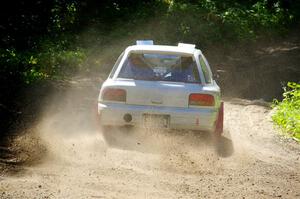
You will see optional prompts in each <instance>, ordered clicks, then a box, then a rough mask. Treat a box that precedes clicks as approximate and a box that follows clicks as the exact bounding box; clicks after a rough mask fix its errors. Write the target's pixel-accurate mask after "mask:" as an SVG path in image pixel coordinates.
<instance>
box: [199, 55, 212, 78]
mask: <svg viewBox="0 0 300 199" xmlns="http://www.w3.org/2000/svg"><path fill="white" fill-rule="evenodd" d="M199 61H200V65H201V69H202V71H203V75H204V78H205V82H206V83H208V84H210V83H211V82H212V81H211V79H212V78H211V75H210V72H209V69H208V67H207V65H206V63H205V61H204V59H203V57H202V56H201V55H200V56H199Z"/></svg>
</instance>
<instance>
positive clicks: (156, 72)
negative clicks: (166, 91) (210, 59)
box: [118, 53, 200, 83]
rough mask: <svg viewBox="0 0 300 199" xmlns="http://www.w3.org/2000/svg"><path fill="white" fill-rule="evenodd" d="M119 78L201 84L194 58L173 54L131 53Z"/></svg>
mask: <svg viewBox="0 0 300 199" xmlns="http://www.w3.org/2000/svg"><path fill="white" fill-rule="evenodd" d="M118 77H119V78H128V79H135V80H148V81H173V82H191V83H194V82H195V83H196V82H200V77H199V71H198V68H197V64H196V62H195V61H194V60H193V57H192V56H185V55H184V56H183V55H172V54H155V53H131V54H130V55H129V56H128V58H127V60H126V61H125V62H124V64H123V66H122V69H121V71H120V73H119V75H118Z"/></svg>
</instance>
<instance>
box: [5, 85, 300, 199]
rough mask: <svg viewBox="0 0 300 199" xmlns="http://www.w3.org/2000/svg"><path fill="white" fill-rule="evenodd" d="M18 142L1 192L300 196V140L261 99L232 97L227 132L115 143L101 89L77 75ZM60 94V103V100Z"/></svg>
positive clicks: (151, 135) (125, 138)
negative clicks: (97, 110)
mask: <svg viewBox="0 0 300 199" xmlns="http://www.w3.org/2000/svg"><path fill="white" fill-rule="evenodd" d="M73 84H74V89H71V91H69V92H68V93H67V94H66V95H64V96H63V97H61V96H59V97H53V98H51V99H49V100H50V101H49V102H48V103H46V104H47V107H45V111H44V113H43V114H42V116H41V118H39V120H38V122H36V124H34V125H33V126H32V127H31V128H30V129H29V130H27V133H26V134H23V136H20V137H19V138H17V139H16V140H15V141H14V144H13V145H12V146H13V147H15V148H17V149H18V150H19V151H21V152H20V153H19V154H18V155H19V157H18V158H21V159H22V158H23V159H26V160H27V161H25V162H24V163H19V164H5V165H4V164H2V167H0V169H2V170H0V198H13V199H17V198H22V199H24V198H300V145H299V144H297V143H296V142H293V141H292V140H289V139H284V138H283V137H282V136H278V133H277V132H276V131H278V130H276V129H274V127H273V125H272V123H271V119H270V117H271V113H272V111H271V110H270V109H269V108H268V107H266V106H265V103H264V102H261V101H248V100H242V99H225V133H224V136H223V137H222V139H221V142H220V144H219V145H218V146H215V145H214V144H213V142H212V141H211V138H210V136H209V135H207V134H205V133H200V134H196V133H183V132H157V131H144V130H135V131H134V132H131V133H129V134H124V133H122V134H121V133H119V132H116V135H118V136H116V137H115V138H116V139H115V140H113V142H112V144H111V145H108V144H107V143H106V142H105V140H104V139H103V136H102V134H101V132H99V131H98V129H97V127H96V125H95V122H94V121H93V119H92V118H93V116H92V114H91V112H90V107H91V104H92V101H93V98H94V97H95V96H96V94H97V88H95V87H93V86H92V85H91V84H90V83H88V81H82V82H79V83H78V82H73ZM58 101H59V102H58Z"/></svg>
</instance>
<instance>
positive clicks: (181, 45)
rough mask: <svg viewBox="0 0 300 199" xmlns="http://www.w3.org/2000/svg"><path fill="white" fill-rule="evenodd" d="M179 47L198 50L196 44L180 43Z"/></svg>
mask: <svg viewBox="0 0 300 199" xmlns="http://www.w3.org/2000/svg"><path fill="white" fill-rule="evenodd" d="M178 47H183V48H192V49H195V48H196V45H195V44H185V43H178Z"/></svg>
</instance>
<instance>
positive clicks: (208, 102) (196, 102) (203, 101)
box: [189, 93, 215, 106]
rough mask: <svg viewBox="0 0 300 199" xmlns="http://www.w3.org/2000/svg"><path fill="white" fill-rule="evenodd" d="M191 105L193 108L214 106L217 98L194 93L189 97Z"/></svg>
mask: <svg viewBox="0 0 300 199" xmlns="http://www.w3.org/2000/svg"><path fill="white" fill-rule="evenodd" d="M189 105H191V106H214V105H215V98H214V96H213V95H209V94H199V93H192V94H190V96H189Z"/></svg>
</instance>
